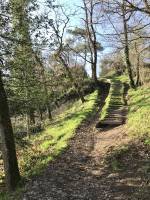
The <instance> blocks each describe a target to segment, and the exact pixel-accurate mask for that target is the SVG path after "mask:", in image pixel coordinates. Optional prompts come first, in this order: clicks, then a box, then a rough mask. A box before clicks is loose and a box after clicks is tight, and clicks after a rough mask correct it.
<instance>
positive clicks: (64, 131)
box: [18, 91, 98, 177]
mask: <svg viewBox="0 0 150 200" xmlns="http://www.w3.org/2000/svg"><path fill="white" fill-rule="evenodd" d="M97 95H98V92H97V91H96V92H94V93H92V94H90V95H88V96H86V102H85V103H84V104H82V103H81V101H80V100H79V101H76V102H75V103H74V104H73V105H72V107H71V108H69V109H68V110H66V111H64V113H62V114H60V115H59V116H57V118H55V119H54V120H53V121H52V122H51V125H49V126H48V127H47V128H46V130H45V131H43V132H42V133H39V134H37V135H35V136H32V137H31V138H30V140H29V144H28V146H27V148H23V149H19V150H18V161H19V166H20V171H21V174H22V176H23V177H28V176H31V175H34V174H37V173H39V172H40V170H41V169H43V167H44V166H46V165H47V163H48V162H49V161H51V160H52V159H53V158H54V157H55V156H56V155H58V154H59V153H60V152H62V150H63V149H64V148H66V147H67V146H68V140H69V139H70V138H71V137H73V136H74V133H75V130H76V128H77V127H78V126H79V125H80V124H81V122H82V121H83V120H85V119H86V118H87V117H88V116H89V115H90V114H92V112H93V110H94V107H95V102H96V99H97Z"/></svg>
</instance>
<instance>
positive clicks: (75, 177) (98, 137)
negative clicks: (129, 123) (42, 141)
mask: <svg viewBox="0 0 150 200" xmlns="http://www.w3.org/2000/svg"><path fill="white" fill-rule="evenodd" d="M101 100H104V97H103V99H101ZM98 117H99V114H96V116H95V117H94V118H92V119H91V120H90V121H87V122H85V123H84V124H83V125H82V126H81V127H80V128H79V129H78V130H77V133H76V135H75V137H74V138H73V139H72V140H71V141H70V145H69V148H68V149H67V150H66V151H65V152H64V153H63V154H62V155H60V156H59V157H58V158H57V159H56V160H55V161H53V162H51V163H50V165H49V166H48V167H47V169H45V171H44V172H43V173H42V174H41V175H40V176H38V177H35V178H34V179H32V180H31V181H29V182H28V183H27V184H26V191H25V193H24V195H23V200H81V199H82V200H134V199H135V200H136V199H139V200H140V199H142V198H138V197H137V198H136V195H133V194H136V193H137V191H138V190H139V186H140V184H141V182H140V177H139V176H138V177H136V176H135V174H134V172H135V167H133V168H132V167H131V168H129V170H126V171H123V172H117V173H116V172H113V171H112V170H111V169H110V168H109V167H108V166H107V164H106V162H104V161H105V159H106V157H107V153H108V152H110V151H111V150H112V149H113V148H114V147H117V146H118V145H123V144H126V143H128V142H129V139H128V137H127V136H126V133H125V129H124V125H121V126H118V127H115V128H110V129H105V130H103V131H99V130H97V129H96V128H95V125H96V123H97V122H98ZM131 177H134V178H133V179H132V178H131ZM134 197H135V198H134ZM147 197H148V196H147ZM143 199H144V198H143ZM145 200H148V198H145Z"/></svg>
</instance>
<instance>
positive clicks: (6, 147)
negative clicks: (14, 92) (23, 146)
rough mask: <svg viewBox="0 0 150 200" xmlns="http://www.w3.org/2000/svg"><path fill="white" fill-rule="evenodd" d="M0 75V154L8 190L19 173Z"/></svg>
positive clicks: (15, 183) (14, 186)
mask: <svg viewBox="0 0 150 200" xmlns="http://www.w3.org/2000/svg"><path fill="white" fill-rule="evenodd" d="M1 76H2V75H1V72H0V134H1V140H2V155H3V160H4V170H5V179H6V186H7V188H8V190H9V191H12V190H14V189H15V188H16V186H17V184H18V182H19V181H20V174H19V168H18V162H17V156H16V147H15V141H14V137H13V130H12V124H11V120H10V116H9V108H8V103H7V97H6V92H5V89H4V85H3V82H2V77H1Z"/></svg>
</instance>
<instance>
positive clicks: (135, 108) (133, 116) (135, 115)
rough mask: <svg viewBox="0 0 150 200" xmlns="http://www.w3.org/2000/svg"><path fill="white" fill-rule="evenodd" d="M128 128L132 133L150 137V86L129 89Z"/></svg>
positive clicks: (137, 135)
mask: <svg viewBox="0 0 150 200" xmlns="http://www.w3.org/2000/svg"><path fill="white" fill-rule="evenodd" d="M127 128H128V132H129V133H130V135H133V136H136V137H141V136H143V135H145V134H146V135H149V137H150V88H148V87H140V88H137V90H132V89H131V90H129V114H128V121H127Z"/></svg>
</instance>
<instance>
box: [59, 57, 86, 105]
mask: <svg viewBox="0 0 150 200" xmlns="http://www.w3.org/2000/svg"><path fill="white" fill-rule="evenodd" d="M59 59H60V61H61V63H62V64H63V66H64V67H65V69H66V72H67V75H68V77H69V79H70V81H71V82H72V83H73V85H74V88H75V90H76V92H77V94H78V96H79V98H80V99H81V101H82V103H84V102H85V99H84V96H83V94H82V92H81V90H80V88H79V86H78V84H77V83H76V81H75V80H74V78H73V76H72V73H71V71H70V69H69V66H68V65H67V64H66V63H65V61H64V59H63V58H62V56H61V55H59Z"/></svg>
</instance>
